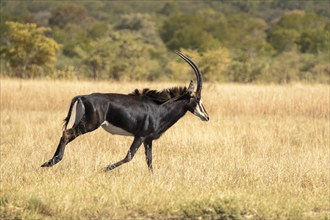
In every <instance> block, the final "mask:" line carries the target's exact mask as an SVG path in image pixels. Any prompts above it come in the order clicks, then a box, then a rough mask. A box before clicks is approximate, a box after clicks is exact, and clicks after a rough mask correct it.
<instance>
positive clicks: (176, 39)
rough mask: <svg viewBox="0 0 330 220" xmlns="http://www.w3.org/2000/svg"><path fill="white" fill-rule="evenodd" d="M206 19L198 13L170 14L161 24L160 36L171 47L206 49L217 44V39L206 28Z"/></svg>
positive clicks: (172, 48) (173, 48)
mask: <svg viewBox="0 0 330 220" xmlns="http://www.w3.org/2000/svg"><path fill="white" fill-rule="evenodd" d="M208 26H209V25H207V21H206V20H205V19H204V18H203V17H202V16H199V15H198V14H193V15H190V14H183V13H174V14H172V15H171V16H170V17H169V18H168V19H167V20H166V21H165V22H164V24H163V26H162V28H161V30H160V36H161V37H162V39H163V41H164V42H165V44H166V46H167V47H168V48H169V49H171V50H175V49H179V48H185V49H197V50H200V51H206V50H208V49H212V48H215V47H217V46H219V41H218V40H217V39H215V38H214V37H213V35H212V34H211V33H209V32H208V31H207V30H206V28H207V27H208Z"/></svg>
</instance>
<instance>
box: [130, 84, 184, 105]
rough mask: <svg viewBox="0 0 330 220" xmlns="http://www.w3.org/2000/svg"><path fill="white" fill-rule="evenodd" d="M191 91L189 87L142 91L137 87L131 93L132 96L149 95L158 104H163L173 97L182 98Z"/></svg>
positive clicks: (146, 89)
mask: <svg viewBox="0 0 330 220" xmlns="http://www.w3.org/2000/svg"><path fill="white" fill-rule="evenodd" d="M188 92H189V91H188V89H187V87H173V88H169V89H164V90H162V91H157V90H151V89H148V88H145V89H143V90H142V91H140V90H138V89H135V90H134V91H133V92H131V93H130V94H129V95H131V96H147V97H149V98H150V99H152V100H153V101H154V102H156V103H158V104H162V103H164V102H167V101H169V100H172V99H177V98H180V97H181V96H183V95H185V94H187V93H188Z"/></svg>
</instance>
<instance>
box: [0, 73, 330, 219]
mask: <svg viewBox="0 0 330 220" xmlns="http://www.w3.org/2000/svg"><path fill="white" fill-rule="evenodd" d="M178 85H179V86H181V85H184V84H182V83H147V82H145V83H144V82H138V83H114V82H85V81H84V82H78V81H73V82H70V81H50V80H18V79H6V78H3V79H1V103H0V107H1V110H0V111H1V140H0V146H1V151H0V174H1V176H0V177H1V178H0V187H1V188H0V219H127V218H133V219H135V218H139V219H153V218H155V219H160V218H161V219H164V218H165V219H166V218H171V219H172V218H173V219H183V218H192V219H198V218H202V219H212V218H213V219H330V201H329V199H330V189H329V186H330V173H329V172H330V152H329V151H330V150H329V148H330V146H329V144H330V122H329V119H330V109H329V108H330V90H329V85H304V84H292V85H237V84H219V83H205V85H204V88H203V94H202V97H203V103H204V106H205V108H206V110H207V111H208V113H209V115H210V121H209V122H203V121H201V120H200V119H199V118H197V117H195V116H194V115H192V114H191V113H187V115H186V116H185V117H183V118H182V119H181V120H180V121H179V122H178V123H177V124H175V125H174V126H173V127H172V128H170V129H169V130H168V131H167V132H166V133H165V134H164V135H163V136H162V137H161V138H160V139H159V140H157V141H155V142H154V144H153V166H154V174H153V175H151V174H150V173H149V172H148V168H147V165H146V162H145V156H144V149H143V148H140V150H139V151H138V152H137V154H136V156H135V157H134V159H133V160H132V161H131V162H129V163H127V164H125V165H123V166H121V167H119V168H118V169H115V170H113V171H111V172H103V171H102V169H103V168H104V167H105V166H106V165H108V164H111V163H113V162H117V161H118V160H121V159H122V158H123V157H124V156H125V155H126V153H127V150H128V148H129V145H130V144H131V142H132V138H130V137H124V136H113V135H111V134H109V133H107V132H106V131H104V130H102V129H98V130H96V131H94V132H92V133H88V134H85V135H83V136H81V137H79V138H77V139H76V140H74V141H73V142H72V143H70V144H69V145H68V146H67V148H66V152H65V155H64V158H63V160H62V161H61V162H60V163H59V164H57V165H56V166H54V167H52V168H41V167H40V165H41V164H42V163H43V162H45V161H47V160H48V159H50V158H51V157H52V155H53V153H54V151H55V149H56V147H57V144H58V141H59V138H60V136H61V133H62V121H63V119H64V117H65V116H66V114H67V110H68V107H69V103H70V100H71V98H72V97H73V96H75V95H79V94H88V93H92V92H119V93H129V92H131V91H132V90H133V89H135V88H145V87H149V88H154V89H163V88H167V87H171V86H178ZM185 86H188V82H187V85H185Z"/></svg>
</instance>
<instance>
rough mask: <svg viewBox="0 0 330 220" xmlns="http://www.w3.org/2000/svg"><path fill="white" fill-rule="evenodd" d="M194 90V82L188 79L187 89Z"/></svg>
mask: <svg viewBox="0 0 330 220" xmlns="http://www.w3.org/2000/svg"><path fill="white" fill-rule="evenodd" d="M194 90H195V86H194V82H193V81H192V80H190V83H189V86H188V91H189V92H193V91H194Z"/></svg>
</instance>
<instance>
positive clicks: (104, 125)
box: [101, 121, 134, 136]
mask: <svg viewBox="0 0 330 220" xmlns="http://www.w3.org/2000/svg"><path fill="white" fill-rule="evenodd" d="M101 126H102V128H103V129H104V130H106V131H107V132H109V133H111V134H118V135H125V136H134V135H133V134H131V133H129V132H127V131H125V130H124V129H122V128H120V127H117V126H114V125H113V124H111V123H109V122H108V121H104V122H103V123H102V124H101Z"/></svg>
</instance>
